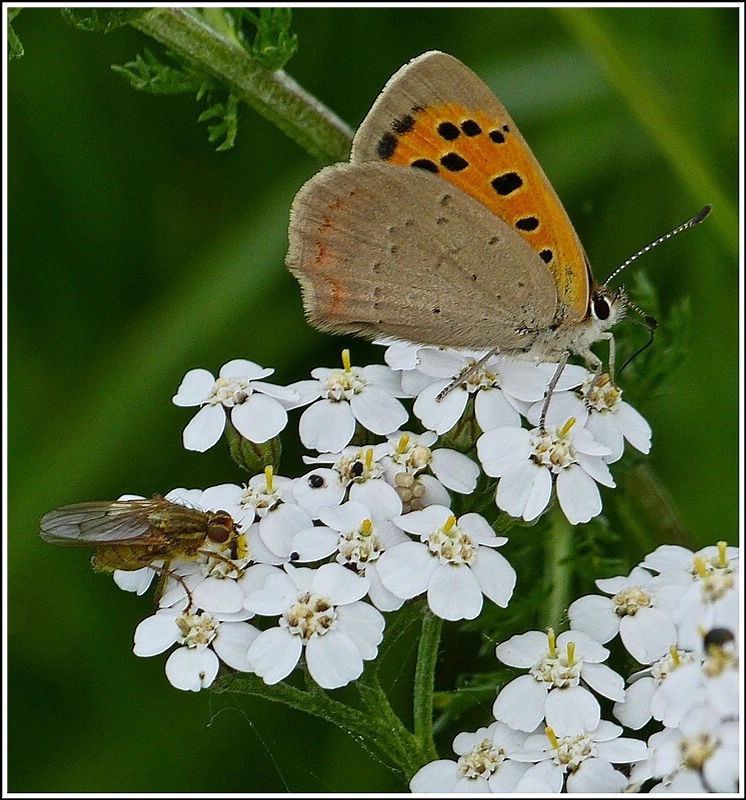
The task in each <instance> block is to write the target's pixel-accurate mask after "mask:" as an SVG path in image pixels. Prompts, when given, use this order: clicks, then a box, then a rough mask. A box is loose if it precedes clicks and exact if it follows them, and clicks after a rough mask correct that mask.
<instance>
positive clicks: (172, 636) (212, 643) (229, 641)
mask: <svg viewBox="0 0 746 800" xmlns="http://www.w3.org/2000/svg"><path fill="white" fill-rule="evenodd" d="M258 635H259V631H258V630H257V629H256V628H255V627H254V626H253V625H250V624H249V623H246V622H230V621H228V622H222V621H221V620H220V618H219V617H218V616H217V615H213V614H209V613H207V612H206V611H195V612H191V611H175V610H173V609H168V608H163V609H160V610H159V611H157V612H156V613H155V614H154V615H153V616H152V617H148V618H147V619H144V620H143V621H142V622H141V623H140V624H139V625H138V626H137V629H136V630H135V646H134V653H135V655H137V656H155V655H159V654H160V653H163V652H165V651H166V650H168V649H169V647H171V646H172V645H174V644H178V645H179V647H178V648H177V649H176V650H174V652H173V653H171V655H170V656H169V657H168V660H167V661H166V677H167V678H168V680H169V682H170V683H171V685H172V686H175V687H176V688H177V689H182V690H184V691H192V692H198V691H199V690H200V689H206V688H207V687H208V686H210V685H211V684H212V682H213V681H214V680H215V678H216V676H217V674H218V669H219V667H220V662H221V661H222V662H223V663H225V664H227V665H228V666H231V667H233V668H234V669H238V670H243V671H244V672H247V671H248V670H249V664H248V661H247V660H246V653H247V651H248V648H249V646H250V645H251V643H252V642H253V641H254V639H256V637H257V636H258Z"/></svg>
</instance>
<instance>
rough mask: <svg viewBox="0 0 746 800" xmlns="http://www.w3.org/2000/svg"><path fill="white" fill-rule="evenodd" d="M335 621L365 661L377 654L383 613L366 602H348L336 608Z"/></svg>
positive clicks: (383, 624) (383, 621)
mask: <svg viewBox="0 0 746 800" xmlns="http://www.w3.org/2000/svg"><path fill="white" fill-rule="evenodd" d="M337 623H338V627H339V630H340V631H342V632H343V633H344V634H345V635H346V636H347V637H348V638H349V639H350V640H351V641H352V642H354V644H355V647H357V649H358V650H359V651H360V655H361V656H362V657H363V658H364V659H365V660H366V661H367V660H370V659H372V658H375V657H376V655H377V654H378V645H379V644H381V641H382V640H383V629H384V627H385V625H386V621H385V620H384V618H383V614H381V612H380V611H379V610H378V609H377V608H373V606H371V605H369V604H368V603H350V604H349V605H345V606H339V607H338V608H337Z"/></svg>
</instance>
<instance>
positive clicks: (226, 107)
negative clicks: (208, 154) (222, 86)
mask: <svg viewBox="0 0 746 800" xmlns="http://www.w3.org/2000/svg"><path fill="white" fill-rule="evenodd" d="M238 103H239V100H238V98H237V97H236V96H235V95H233V94H229V95H228V100H227V101H226V103H225V104H223V103H215V104H214V105H212V106H210V107H209V108H207V109H206V110H205V111H203V112H202V113H201V114H200V115H199V117H197V121H198V122H207V121H208V120H211V119H217V120H219V122H217V123H216V124H214V125H208V126H207V130H208V133H209V135H208V137H207V139H208V141H209V142H216V141H218V140H219V139H223V142H222V143H221V144H219V145H218V146H217V147H216V148H215V150H216V151H217V152H219V153H220V152H222V151H224V150H230V149H231V147H233V146H234V144H235V143H236V136H237V134H238Z"/></svg>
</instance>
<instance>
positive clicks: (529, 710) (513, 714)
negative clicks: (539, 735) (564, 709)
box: [492, 675, 547, 732]
mask: <svg viewBox="0 0 746 800" xmlns="http://www.w3.org/2000/svg"><path fill="white" fill-rule="evenodd" d="M546 698H547V692H546V689H545V688H544V686H543V685H542V684H541V683H539V682H538V681H536V680H535V679H534V678H532V677H531V676H530V675H521V676H519V677H518V678H516V679H515V680H512V681H511V682H510V683H509V684H508V685H507V686H504V687H503V688H502V689H501V690H500V692H499V693H498V695H497V699H496V700H495V703H494V705H493V706H492V713H493V715H494V717H495V719H497V720H500V722H504V723H505V724H506V725H508V726H509V727H511V728H513V730H517V731H527V732H530V731H533V730H534V729H535V728H536V726H537V725H538V724H539V723H540V722H541V721H542V720H543V719H544V705H545V703H546Z"/></svg>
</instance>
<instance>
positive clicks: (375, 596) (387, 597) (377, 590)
mask: <svg viewBox="0 0 746 800" xmlns="http://www.w3.org/2000/svg"><path fill="white" fill-rule="evenodd" d="M402 535H403V534H402ZM365 577H366V578H367V579H368V581H369V582H370V587H369V588H368V597H369V598H370V602H371V603H373V605H374V606H375V607H376V608H378V609H380V610H381V611H396V610H397V609H399V608H401V607H402V606H403V605H404V598H403V597H397V596H396V595H395V594H394V593H393V592H390V591H389V590H388V589H387V588H386V587H385V586H384V585H383V583H382V582H381V577H380V575H379V574H378V564H377V563H373V564H368V566H367V568H366V570H365ZM346 607H347V606H343V608H346Z"/></svg>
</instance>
